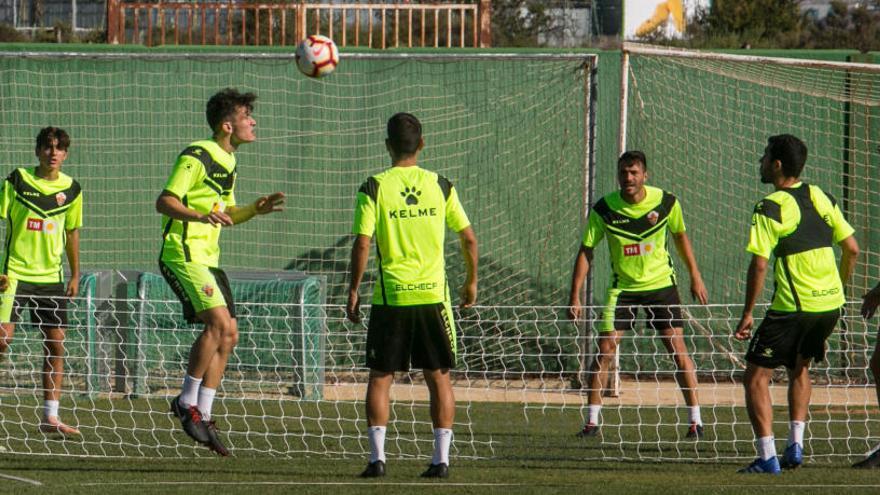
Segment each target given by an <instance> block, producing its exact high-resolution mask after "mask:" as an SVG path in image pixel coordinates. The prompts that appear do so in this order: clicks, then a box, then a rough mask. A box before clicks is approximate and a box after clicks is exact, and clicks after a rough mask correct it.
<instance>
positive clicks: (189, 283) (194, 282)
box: [159, 260, 235, 323]
mask: <svg viewBox="0 0 880 495" xmlns="http://www.w3.org/2000/svg"><path fill="white" fill-rule="evenodd" d="M159 270H160V271H161V272H162V276H163V277H165V280H166V281H167V282H168V285H170V286H171V290H173V291H174V294H176V295H177V298H178V299H180V302H181V304H183V317H184V318H185V319H186V321H188V322H189V323H198V322H199V321H200V320H199V317H198V314H199V313H201V312H202V311H205V310H207V309H211V308H217V307H220V306H226V308H227V309H228V310H229V316H231V317H233V318H235V302H234V301H233V300H232V290H231V289H230V287H229V279H228V278H227V277H226V274H225V273H224V272H223V270H221V269H219V268H214V267H211V266H205V265H201V264H199V263H192V262H188V261H164V260H159Z"/></svg>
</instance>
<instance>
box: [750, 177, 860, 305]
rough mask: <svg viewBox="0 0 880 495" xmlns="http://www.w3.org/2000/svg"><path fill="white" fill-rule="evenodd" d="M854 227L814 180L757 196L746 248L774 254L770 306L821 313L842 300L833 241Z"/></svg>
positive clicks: (850, 233) (765, 253) (847, 235)
mask: <svg viewBox="0 0 880 495" xmlns="http://www.w3.org/2000/svg"><path fill="white" fill-rule="evenodd" d="M853 232H854V230H853V228H852V227H851V226H850V224H849V223H847V221H846V219H845V218H844V217H843V214H842V213H841V212H840V208H839V207H838V206H837V202H836V201H835V200H834V198H832V197H831V196H830V195H828V194H826V193H825V192H824V191H822V189H820V188H818V187H816V186H811V185H807V184H804V183H803V182H798V183H797V184H795V185H794V186H792V187H791V188H788V189H781V190H779V191H775V192H774V193H773V194H770V195H768V196H767V197H765V198H764V199H762V200H761V201H759V202H758V204H757V205H756V206H755V211H754V213H753V214H752V227H751V229H750V231H749V245H748V247H747V248H746V250H747V251H748V252H750V253H752V254H756V255H758V256H761V257H763V258H766V259H768V260H769V259H770V255H771V254H772V255H774V256H775V257H776V260H775V262H774V264H773V273H774V275H775V278H776V288H775V291H774V294H773V302H772V304H771V306H770V309H774V310H777V311H785V312H795V311H804V312H807V313H820V312H825V311H831V310H834V309H837V308H839V307H840V306H841V305H843V303H844V302H846V299H845V297H844V294H843V284H842V283H841V281H840V274H839V272H838V269H837V263H836V261H835V258H834V249H833V246H834V244H837V243H838V242H840V241H842V240H844V239H846V238H847V237H849V236H851V235H852V234H853Z"/></svg>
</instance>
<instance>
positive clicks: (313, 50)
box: [296, 34, 339, 77]
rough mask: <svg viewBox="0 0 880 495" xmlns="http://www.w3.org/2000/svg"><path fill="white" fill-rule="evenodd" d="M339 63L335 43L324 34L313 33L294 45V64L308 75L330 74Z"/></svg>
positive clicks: (321, 75)
mask: <svg viewBox="0 0 880 495" xmlns="http://www.w3.org/2000/svg"><path fill="white" fill-rule="evenodd" d="M338 63H339V50H338V49H337V48H336V43H334V42H333V40H331V39H330V38H328V37H326V36H321V35H320V34H313V35H311V36H309V37H308V38H306V39H304V40H302V41H301V42H300V43H299V45H297V46H296V66H297V68H298V69H299V71H300V72H302V73H303V74H305V75H307V76H309V77H324V76H326V75H329V74H331V73H332V72H333V71H334V70H335V69H336V64H338Z"/></svg>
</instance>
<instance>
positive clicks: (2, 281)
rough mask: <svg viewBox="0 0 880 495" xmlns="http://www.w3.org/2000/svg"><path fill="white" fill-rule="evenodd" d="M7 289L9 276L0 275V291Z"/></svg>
mask: <svg viewBox="0 0 880 495" xmlns="http://www.w3.org/2000/svg"><path fill="white" fill-rule="evenodd" d="M7 289H9V277H7V276H6V275H0V292H6V290H7Z"/></svg>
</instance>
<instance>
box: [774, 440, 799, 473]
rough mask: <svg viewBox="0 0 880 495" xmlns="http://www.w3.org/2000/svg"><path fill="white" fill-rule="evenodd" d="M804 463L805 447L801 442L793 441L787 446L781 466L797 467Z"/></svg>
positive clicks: (780, 462) (783, 467)
mask: <svg viewBox="0 0 880 495" xmlns="http://www.w3.org/2000/svg"><path fill="white" fill-rule="evenodd" d="M803 463H804V448H803V447H801V444H799V443H793V444H791V445H789V446H788V447H786V448H785V453H783V454H782V459H781V460H780V461H779V467H781V468H782V469H797V468H798V467H800V465H801V464H803Z"/></svg>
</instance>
